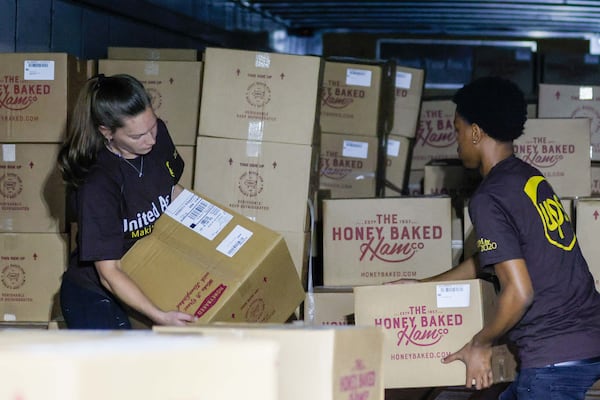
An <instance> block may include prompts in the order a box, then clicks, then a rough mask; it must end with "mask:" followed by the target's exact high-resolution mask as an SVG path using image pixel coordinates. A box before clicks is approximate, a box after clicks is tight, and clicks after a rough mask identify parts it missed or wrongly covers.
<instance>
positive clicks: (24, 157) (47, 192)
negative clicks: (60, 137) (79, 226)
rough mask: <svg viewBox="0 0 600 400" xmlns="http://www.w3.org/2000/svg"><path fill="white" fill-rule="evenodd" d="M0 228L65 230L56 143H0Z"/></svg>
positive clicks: (31, 230)
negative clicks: (0, 155) (0, 149)
mask: <svg viewBox="0 0 600 400" xmlns="http://www.w3.org/2000/svg"><path fill="white" fill-rule="evenodd" d="M0 147H1V148H2V158H1V159H0V210H1V211H2V212H1V213H0V232H38V233H41V232H53V233H57V232H65V185H64V184H63V181H62V177H61V175H60V172H59V171H58V165H57V163H56V159H57V156H58V151H59V149H60V145H59V144H50V143H42V144H34V143H2V144H0Z"/></svg>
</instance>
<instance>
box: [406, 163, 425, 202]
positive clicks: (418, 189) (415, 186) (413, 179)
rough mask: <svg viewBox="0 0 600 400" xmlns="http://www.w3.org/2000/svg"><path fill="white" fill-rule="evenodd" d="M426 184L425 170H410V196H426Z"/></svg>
mask: <svg viewBox="0 0 600 400" xmlns="http://www.w3.org/2000/svg"><path fill="white" fill-rule="evenodd" d="M424 183H425V170H424V169H419V170H413V169H411V170H410V173H409V174H408V194H409V195H410V196H422V195H423V194H424V191H423V185H424Z"/></svg>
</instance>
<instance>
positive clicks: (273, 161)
mask: <svg viewBox="0 0 600 400" xmlns="http://www.w3.org/2000/svg"><path fill="white" fill-rule="evenodd" d="M317 151H318V149H317V148H315V147H313V146H306V145H295V144H287V143H274V142H255V141H247V140H239V139H224V138H214V137H207V136H198V144H197V146H196V167H195V173H194V189H195V190H197V191H199V192H201V193H205V194H206V195H207V196H210V197H211V198H213V199H215V200H216V201H218V202H220V203H223V204H225V205H227V207H230V208H231V209H233V210H235V211H236V212H238V213H240V214H242V215H245V216H246V217H248V218H250V219H252V220H253V221H256V222H258V223H260V224H263V225H265V226H267V227H269V228H270V229H273V230H276V231H290V232H304V231H307V230H308V229H309V225H308V222H309V215H308V207H307V202H308V199H310V198H312V193H313V191H314V190H316V188H317V182H318V170H317V160H318V154H317Z"/></svg>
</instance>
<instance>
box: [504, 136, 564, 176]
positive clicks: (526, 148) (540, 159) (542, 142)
mask: <svg viewBox="0 0 600 400" xmlns="http://www.w3.org/2000/svg"><path fill="white" fill-rule="evenodd" d="M513 150H514V152H515V154H517V155H518V156H519V158H520V159H522V160H523V161H525V162H527V163H529V164H531V165H533V166H535V167H538V168H541V169H544V168H550V167H553V166H555V165H556V164H558V163H559V162H560V161H562V160H563V159H564V158H565V157H566V156H568V155H572V154H575V145H574V144H561V143H557V142H556V141H554V140H548V139H547V138H545V137H533V138H531V139H530V140H529V141H527V142H524V143H521V144H515V145H514V146H513Z"/></svg>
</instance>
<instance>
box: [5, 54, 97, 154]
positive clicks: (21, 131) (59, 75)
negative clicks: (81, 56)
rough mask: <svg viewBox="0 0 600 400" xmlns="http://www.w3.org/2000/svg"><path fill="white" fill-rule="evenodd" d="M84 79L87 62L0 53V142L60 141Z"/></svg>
mask: <svg viewBox="0 0 600 400" xmlns="http://www.w3.org/2000/svg"><path fill="white" fill-rule="evenodd" d="M86 79H87V63H86V61H85V60H78V59H77V58H75V57H73V56H70V55H68V54H66V53H2V54H0V141H9V142H21V143H22V142H36V143H58V142H62V141H63V140H64V137H65V134H66V130H67V119H68V112H69V110H70V109H71V105H72V104H73V103H74V101H75V99H76V98H77V95H78V94H79V89H80V88H81V85H82V84H83V82H85V80H86Z"/></svg>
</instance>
